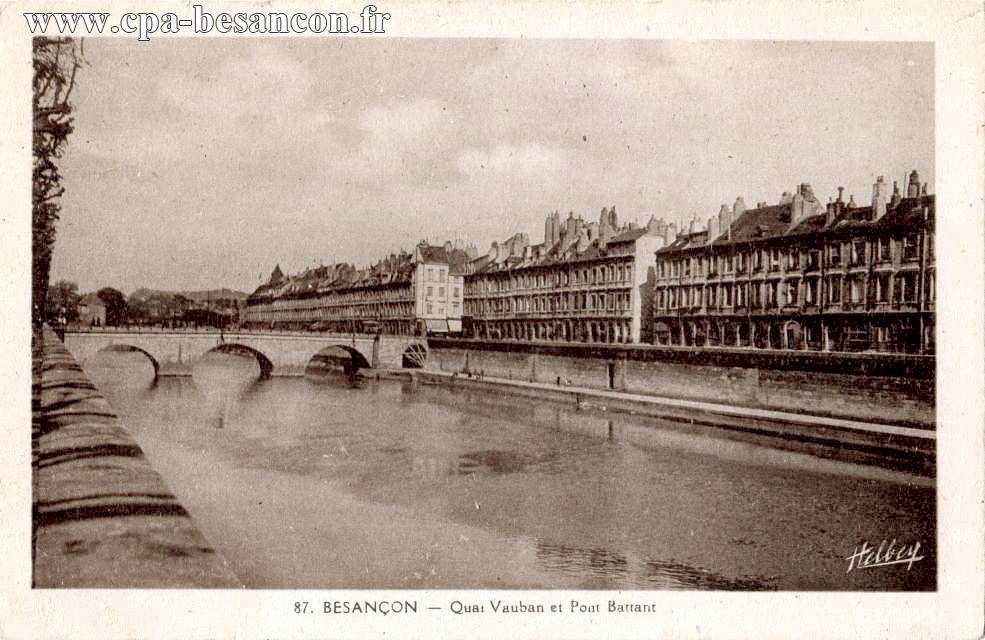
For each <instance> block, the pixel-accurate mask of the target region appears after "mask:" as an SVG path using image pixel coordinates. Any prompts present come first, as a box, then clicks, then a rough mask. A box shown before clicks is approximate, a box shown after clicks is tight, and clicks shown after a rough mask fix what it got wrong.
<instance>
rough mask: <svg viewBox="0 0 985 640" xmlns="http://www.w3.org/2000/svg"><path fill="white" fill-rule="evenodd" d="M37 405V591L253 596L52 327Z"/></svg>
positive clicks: (43, 342)
mask: <svg viewBox="0 0 985 640" xmlns="http://www.w3.org/2000/svg"><path fill="white" fill-rule="evenodd" d="M31 401H32V417H33V424H32V433H31V440H32V449H33V451H32V458H31V466H32V480H33V495H32V505H33V507H32V508H33V514H32V515H33V526H32V529H33V554H34V558H33V561H34V562H33V564H34V572H33V581H32V583H33V586H34V587H38V588H56V587H71V588H132V587H137V588H165V587H187V588H236V587H242V586H243V584H242V583H241V582H240V581H239V579H237V577H236V576H235V575H234V574H233V573H232V571H231V570H230V569H229V568H228V566H227V564H226V562H225V560H224V559H223V558H222V557H221V556H220V555H219V554H218V553H217V552H216V551H215V549H214V548H213V547H212V546H211V545H210V544H209V543H208V541H207V540H206V539H205V538H204V537H203V536H202V534H201V533H200V532H199V531H198V529H197V528H196V526H195V524H194V522H193V521H192V519H191V517H190V516H189V514H188V512H187V511H185V509H184V508H183V507H182V506H181V504H179V502H178V500H177V499H176V498H175V496H174V495H173V494H172V493H171V491H170V490H169V489H168V487H167V486H166V485H165V483H164V481H163V480H162V479H161V477H160V476H159V475H158V474H157V472H156V471H154V469H153V468H151V465H150V463H149V462H148V461H147V459H146V458H145V457H144V454H143V452H142V451H141V449H140V447H139V446H138V445H137V443H136V442H135V441H134V440H133V439H132V438H131V437H130V435H129V434H128V433H127V432H126V430H125V429H124V428H123V426H122V425H120V423H119V421H118V419H117V417H116V414H115V413H114V412H113V409H112V408H111V407H110V405H109V403H108V402H107V401H106V399H105V398H104V397H103V396H102V394H101V393H100V392H99V390H98V389H96V387H95V385H93V383H92V382H91V381H90V380H89V379H88V378H87V377H86V375H85V373H84V372H83V371H82V368H81V367H80V366H79V365H78V363H77V362H76V361H75V359H74V358H73V357H72V356H71V355H70V354H69V352H68V351H67V350H66V348H65V346H64V345H63V344H62V342H61V341H60V340H59V339H58V337H57V336H56V335H55V332H54V331H52V330H51V329H50V328H49V327H45V328H44V329H43V330H42V331H40V332H37V333H36V334H35V337H34V344H33V346H32V400H31Z"/></svg>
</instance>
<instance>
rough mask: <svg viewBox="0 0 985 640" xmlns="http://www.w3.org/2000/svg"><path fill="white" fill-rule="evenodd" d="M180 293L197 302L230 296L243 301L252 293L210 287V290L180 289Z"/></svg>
mask: <svg viewBox="0 0 985 640" xmlns="http://www.w3.org/2000/svg"><path fill="white" fill-rule="evenodd" d="M178 295H182V296H185V297H186V298H188V299H189V300H193V301H195V302H205V301H206V300H215V299H216V298H230V299H233V300H239V301H240V302H242V301H243V300H246V298H247V297H248V296H249V295H250V294H248V293H243V292H242V291H233V290H232V289H209V290H208V291H179V292H178Z"/></svg>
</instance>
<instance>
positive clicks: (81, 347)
mask: <svg viewBox="0 0 985 640" xmlns="http://www.w3.org/2000/svg"><path fill="white" fill-rule="evenodd" d="M65 346H66V347H67V348H68V350H69V351H70V352H71V353H72V355H74V356H75V358H76V359H77V360H78V361H79V362H83V363H84V362H85V361H86V360H87V359H89V358H91V357H92V356H93V355H95V354H96V353H98V352H100V351H135V352H140V353H143V354H144V355H146V356H147V357H148V358H149V359H150V361H151V364H152V365H153V366H154V372H155V374H156V373H160V372H161V370H162V369H163V370H164V371H165V372H187V371H189V367H190V365H192V364H194V363H195V362H196V361H198V360H200V359H201V358H202V357H203V356H205V354H207V353H210V352H214V351H217V352H220V353H235V354H239V355H245V356H250V357H253V358H256V361H257V364H259V365H260V375H261V377H264V378H266V377H269V376H271V375H300V374H303V373H304V372H305V371H307V370H308V369H309V367H318V366H324V364H325V363H338V364H341V365H342V366H343V367H344V368H345V370H346V371H355V370H357V369H361V368H373V369H399V368H418V367H421V366H423V364H424V361H425V359H426V358H427V350H428V347H427V341H426V340H425V339H424V338H420V337H416V336H394V335H360V334H356V335H351V334H349V335H341V334H329V333H303V332H274V331H256V332H254V331H232V332H219V331H215V330H211V331H205V330H190V331H183V330H160V329H158V330H154V329H139V330H136V329H134V330H126V329H97V330H94V331H93V330H87V331H68V332H66V333H65Z"/></svg>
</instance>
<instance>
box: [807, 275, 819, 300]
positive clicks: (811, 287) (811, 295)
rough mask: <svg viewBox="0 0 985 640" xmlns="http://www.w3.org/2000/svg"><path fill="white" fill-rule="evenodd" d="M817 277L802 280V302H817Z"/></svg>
mask: <svg viewBox="0 0 985 640" xmlns="http://www.w3.org/2000/svg"><path fill="white" fill-rule="evenodd" d="M817 282H818V280H817V278H809V279H807V280H805V281H804V304H817Z"/></svg>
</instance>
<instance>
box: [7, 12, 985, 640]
mask: <svg viewBox="0 0 985 640" xmlns="http://www.w3.org/2000/svg"><path fill="white" fill-rule="evenodd" d="M316 8H319V7H317V5H311V6H310V7H307V8H306V10H305V12H304V13H296V12H295V11H294V10H293V9H292V10H291V11H286V12H280V11H279V10H278V6H277V4H276V3H274V4H273V5H264V6H260V5H256V6H250V7H246V6H245V5H243V6H242V7H237V8H236V11H241V10H242V9H248V10H247V11H245V12H236V11H230V13H221V12H220V11H218V10H213V11H212V12H211V13H209V11H210V7H209V6H208V5H206V6H205V7H204V8H203V7H202V6H199V5H196V6H195V7H194V10H193V8H192V7H190V6H182V7H181V8H180V11H179V10H178V8H172V9H168V11H176V12H177V13H178V14H179V15H175V14H165V13H163V12H159V13H157V14H144V13H140V14H126V15H124V16H123V17H122V18H120V19H119V23H118V24H119V26H112V28H111V27H110V26H109V25H111V24H115V23H114V22H113V21H115V20H117V19H118V18H119V16H117V15H116V14H55V13H44V14H28V13H24V14H23V16H24V17H23V18H20V14H18V19H19V20H26V22H27V25H28V27H29V29H27V30H25V33H33V34H34V35H32V36H30V38H29V41H30V62H31V67H32V69H31V73H30V74H27V73H25V74H23V76H22V77H24V78H29V86H30V91H28V88H27V85H25V86H22V87H20V91H21V94H20V95H24V96H27V95H31V99H32V102H31V115H32V121H33V127H32V129H31V135H30V139H31V147H30V150H31V151H30V153H29V154H28V153H26V150H25V153H24V154H22V155H21V156H20V159H19V160H18V162H19V163H20V166H21V169H22V170H23V171H26V163H28V162H30V163H31V165H30V166H31V172H30V176H31V177H30V180H31V185H30V187H31V189H30V191H31V200H30V207H31V221H32V225H31V230H30V235H31V249H30V254H29V255H30V258H31V269H30V278H31V283H30V285H28V284H27V283H26V282H25V283H23V284H22V286H21V288H20V291H22V292H23V294H24V295H25V296H26V294H27V292H28V291H30V293H31V295H30V305H31V306H30V309H29V311H30V318H31V322H30V327H31V332H30V353H31V363H30V364H31V367H30V375H31V390H32V394H31V403H30V404H31V425H32V428H31V440H30V446H31V467H30V475H31V482H30V489H29V496H30V526H29V533H30V559H29V577H28V578H27V579H28V580H29V584H28V588H29V591H30V592H32V593H35V594H38V595H40V596H43V597H45V598H49V597H53V598H58V597H60V596H59V595H58V594H59V593H66V594H69V596H68V597H74V596H71V594H72V593H73V592H74V591H75V590H96V591H91V593H94V594H99V593H118V594H123V595H125V594H126V593H134V594H140V593H144V591H143V590H146V589H154V590H163V591H158V592H157V593H160V594H174V595H175V597H178V596H180V595H181V593H182V592H188V591H190V590H203V589H205V590H210V591H215V592H217V593H226V592H228V593H230V594H231V595H230V597H239V596H237V595H235V594H238V593H253V594H254V595H255V596H256V597H261V596H262V597H264V598H268V599H269V598H270V597H276V598H277V600H278V604H277V608H278V610H279V611H280V612H279V613H278V614H277V615H280V616H284V619H285V620H288V619H291V620H293V621H294V622H293V624H297V622H296V621H297V620H305V621H307V622H309V623H314V621H315V620H321V621H322V622H321V624H322V625H324V624H325V621H326V620H327V619H331V620H341V619H346V620H347V621H348V623H351V621H352V618H353V617H359V618H360V619H369V618H372V619H373V620H375V621H376V622H374V624H384V623H385V624H387V625H400V624H401V621H402V620H407V619H415V620H420V619H422V618H423V619H427V616H444V617H445V618H450V619H453V620H454V621H455V622H458V623H464V622H467V621H468V620H469V617H470V616H473V617H475V619H476V620H480V619H484V617H485V616H489V615H496V616H500V617H503V616H505V618H503V619H507V618H510V617H512V618H520V619H524V616H550V615H551V614H552V613H553V614H555V615H557V616H565V617H566V618H573V619H571V620H568V621H567V622H568V623H577V621H578V620H584V621H587V620H590V619H591V620H593V621H596V622H598V621H602V620H606V619H607V618H612V617H613V616H615V617H616V619H626V620H628V619H629V618H630V617H633V618H632V619H633V620H635V622H634V623H633V624H646V622H645V620H646V618H645V617H640V616H646V615H647V614H657V613H660V612H665V611H666V610H667V609H666V607H665V605H663V604H659V603H658V601H657V600H654V599H653V598H654V597H655V596H657V597H667V596H659V594H666V593H667V592H690V593H692V594H700V593H703V592H712V593H715V592H757V593H761V592H798V593H801V597H807V598H811V597H813V596H811V595H810V594H811V593H817V592H825V593H832V594H834V593H836V592H849V593H856V594H857V593H859V592H875V593H877V594H882V595H883V596H888V595H889V594H905V593H908V592H920V593H921V594H926V595H927V596H928V597H930V596H934V595H936V594H938V592H939V591H940V589H941V588H942V587H941V584H942V583H941V580H942V579H943V567H944V565H943V564H942V562H943V561H942V557H943V555H944V552H943V551H942V549H943V547H944V543H943V542H942V541H941V539H940V536H942V535H943V533H944V531H945V529H946V527H944V525H943V524H942V521H941V520H940V516H939V509H940V507H941V501H942V500H945V499H946V497H945V496H946V495H950V494H942V492H941V491H940V490H939V489H940V487H939V486H938V480H939V473H940V474H941V475H943V476H952V475H953V473H952V472H951V470H950V469H949V468H943V467H942V465H944V464H945V463H944V460H945V459H944V458H942V456H941V451H940V446H939V443H938V438H939V436H940V435H941V433H942V431H946V430H947V429H948V428H949V427H950V425H951V421H952V420H953V419H948V420H945V419H944V418H942V416H943V415H948V416H950V415H952V414H951V413H946V414H945V413H942V411H943V410H942V409H941V407H940V406H939V402H940V400H941V397H942V393H944V394H945V395H947V392H942V389H944V388H945V387H950V388H953V387H954V386H955V385H960V380H961V375H960V373H959V372H956V371H954V370H951V369H945V368H942V365H941V363H940V362H939V361H938V358H939V354H940V351H939V349H940V348H946V347H947V345H948V342H947V341H948V340H954V339H955V334H954V333H953V332H948V331H944V330H942V329H941V328H939V326H938V316H937V310H938V307H940V308H941V309H942V314H946V313H947V311H946V310H947V309H948V308H954V309H956V308H958V307H956V306H954V307H949V305H957V304H960V301H959V300H954V301H952V299H951V292H952V291H953V290H955V289H953V287H956V286H959V285H955V284H954V283H948V282H945V283H944V284H942V285H941V289H940V296H939V297H940V300H938V279H937V277H936V274H937V263H938V260H937V258H938V256H941V255H944V254H945V253H946V252H947V251H948V250H949V248H953V247H952V246H951V245H949V244H948V243H946V242H944V241H943V240H942V237H943V236H942V237H939V235H938V233H937V225H936V200H937V195H938V188H937V185H938V176H939V175H940V171H941V166H942V165H941V160H940V156H939V154H940V152H941V149H942V142H941V140H940V138H939V136H940V131H941V126H942V125H941V112H940V109H941V106H940V86H941V82H943V80H942V79H941V78H940V77H939V74H940V73H941V69H942V64H941V56H942V53H941V50H940V48H939V45H938V44H936V43H935V42H934V41H933V40H930V39H928V38H916V37H914V38H911V39H907V38H897V39H873V38H869V37H866V38H856V39H851V38H849V39H846V38H844V37H837V38H836V37H831V38H826V37H823V34H818V35H819V37H814V38H798V37H791V38H782V39H781V38H776V37H761V38H756V37H744V38H739V39H735V38H724V37H702V38H700V39H695V38H689V37H680V36H678V37H657V36H649V37H640V36H638V35H634V36H621V37H605V38H602V37H586V36H584V35H582V32H581V31H580V30H577V29H573V30H572V33H571V34H570V35H564V36H563V37H562V36H556V35H547V36H545V37H524V36H523V35H521V36H520V37H515V36H507V35H494V36H492V37H480V36H470V35H460V36H455V35H450V34H446V35H444V36H442V37H425V36H422V35H415V34H414V33H403V32H399V31H398V32H397V33H396V34H394V32H393V31H392V30H391V31H390V32H389V33H386V31H385V30H387V29H391V27H392V25H393V24H394V22H395V21H397V18H398V13H399V12H398V10H397V7H383V6H381V7H376V6H373V5H366V6H365V7H362V10H361V11H359V10H358V9H357V10H353V11H349V12H348V13H327V11H328V10H329V8H327V7H320V8H321V9H323V10H324V12H321V13H319V12H317V11H315V9H316ZM67 15H75V16H76V17H75V18H70V20H80V21H85V20H88V19H89V18H86V17H79V16H89V17H92V16H97V18H98V16H99V15H102V16H109V18H108V20H109V22H108V23H107V25H105V30H106V32H107V33H112V34H115V36H114V37H107V36H105V35H101V36H97V37H91V36H90V35H89V34H88V33H86V32H85V31H83V29H82V28H81V27H80V28H79V29H78V32H77V33H67V32H66V29H65V25H64V24H63V22H64V21H65V20H66V18H65V16H67ZM127 16H131V17H130V18H128V17H127ZM169 16H170V17H169ZM224 16H225V17H224ZM185 18H188V20H187V25H185V24H184V23H185V20H184V19H185ZM105 19H106V18H103V20H105ZM302 19H303V20H302ZM80 24H81V23H80ZM32 25H33V26H32ZM45 25H47V30H45ZM54 25H58V28H57V29H56V28H54ZM169 25H170V26H171V29H173V30H171V31H169ZM202 25H205V26H206V27H209V28H210V29H212V31H211V32H209V33H208V35H204V36H202V35H200V36H197V37H170V36H169V35H167V36H166V35H165V34H175V33H178V31H177V29H178V28H179V27H180V26H187V27H188V29H187V31H188V33H191V27H192V26H194V30H195V33H196V34H200V33H203V32H204V31H205V30H204V28H203V27H202ZM223 26H225V27H226V28H227V30H226V31H223V30H222V28H220V27H223ZM302 26H305V27H306V29H307V33H306V35H305V36H304V37H291V35H292V34H295V35H296V34H297V33H298V32H300V31H304V29H302V28H301V27H302ZM20 28H21V29H22V30H24V28H23V24H21V25H20ZM100 28H102V27H100ZM647 30H649V27H647ZM227 33H228V35H226V34H227ZM234 34H235V35H234ZM24 106H25V105H21V107H24ZM979 133H980V131H979ZM948 139H950V138H948ZM945 162H946V161H945ZM942 184H943V183H942ZM942 189H943V187H942ZM943 202H945V203H947V202H948V201H947V200H946V199H945V200H944V201H943ZM25 204H26V203H25ZM952 206H953V205H952ZM945 210H947V206H946V205H945ZM11 213H12V214H13V215H14V217H16V218H18V219H20V220H25V221H26V219H27V212H26V209H25V211H23V212H22V211H20V210H19V209H18V210H17V211H12V212H11ZM979 214H980V211H977V212H975V213H974V215H975V216H978V215H979ZM965 215H966V214H965V212H959V211H950V212H949V213H948V214H947V217H948V219H949V222H948V223H947V224H948V225H950V226H949V228H954V229H958V235H960V228H961V226H962V225H964V223H962V222H958V221H956V220H958V218H959V217H960V216H965ZM967 215H968V216H969V217H970V216H971V215H972V214H971V211H970V210H969V212H968V214H967ZM968 224H969V225H970V226H967V232H968V233H970V234H972V235H973V234H977V233H978V232H980V231H981V224H980V222H979V221H976V222H974V223H968ZM942 233H943V232H942ZM967 240H968V242H969V243H971V242H974V243H976V247H977V243H980V240H981V238H977V237H975V238H970V237H969V238H967ZM977 250H978V249H976V251H977ZM24 251H26V248H25V249H24ZM962 251H963V250H962ZM961 255H965V256H966V257H972V256H973V257H976V259H977V257H978V256H979V255H980V254H978V253H970V254H969V253H962V254H961ZM954 259H955V258H954V257H952V258H950V260H951V261H952V262H953V261H954ZM945 262H947V260H945ZM981 267H982V265H980V264H968V265H967V268H968V269H969V270H973V271H974V274H975V275H974V277H975V278H978V279H980V277H981V276H980V273H979V272H980V271H981ZM25 269H26V265H25ZM950 269H951V271H950V272H948V271H947V270H946V269H943V270H942V273H944V275H942V279H941V281H942V282H944V281H945V276H947V274H948V273H950V274H951V275H952V276H954V277H955V278H954V279H958V278H957V276H959V275H960V274H955V273H954V269H955V267H954V266H953V265H952V266H951V267H950ZM975 282H977V283H978V287H979V288H980V285H981V283H980V280H976V281H975ZM955 295H957V294H955ZM957 297H960V296H957ZM979 301H980V298H979ZM22 322H23V323H24V326H26V325H27V319H26V318H23V319H22ZM979 324H980V321H979V319H976V320H975V324H969V325H967V326H968V331H971V332H972V333H969V334H968V335H967V338H968V340H969V342H971V341H974V342H975V343H976V344H975V349H978V348H979V347H980V345H979V344H978V343H981V342H982V336H981V335H978V333H976V332H980V327H979ZM941 326H944V321H943V320H942V324H941ZM26 344H27V343H25V349H26ZM945 352H946V351H945ZM975 353H980V351H975ZM18 357H19V358H25V359H26V352H25V353H24V354H22V355H21V356H18ZM979 364H980V363H979ZM975 375H976V376H977V377H974V378H968V380H972V381H974V382H973V384H975V385H977V384H978V382H979V381H980V375H978V374H977V373H976V374H975ZM25 384H26V382H25ZM964 393H965V395H968V394H973V395H975V398H974V402H975V403H976V404H975V405H974V407H975V408H972V406H973V405H970V404H969V405H968V409H967V411H969V412H972V413H968V414H966V415H965V418H964V419H965V420H966V421H967V420H969V419H970V420H972V421H977V422H976V424H978V426H979V430H980V427H981V424H980V423H981V415H980V414H979V413H977V412H979V411H980V406H981V404H980V401H981V398H979V396H982V395H983V394H982V389H980V388H978V387H977V386H975V387H971V388H967V389H965V390H964ZM947 397H951V396H949V395H948V396H947ZM10 428H11V429H12V430H17V432H18V433H22V432H25V431H26V429H25V428H24V426H23V425H18V424H11V427H10ZM955 428H957V427H955ZM952 432H953V429H952ZM14 443H16V444H14ZM967 443H968V444H969V445H974V446H978V444H980V438H979V439H978V440H974V439H972V440H967ZM26 445H27V442H26V435H25V436H24V438H20V439H17V440H15V441H11V444H10V445H9V446H10V447H11V448H14V449H16V450H15V451H13V452H12V455H16V456H25V455H26V452H24V451H23V449H24V448H25V447H26ZM979 454H980V452H977V451H976V455H979ZM976 459H977V458H976ZM955 469H957V467H955ZM980 471H981V469H980V468H979V473H978V475H981V473H980ZM979 481H980V478H979V479H976V480H975V483H976V484H975V485H974V486H975V487H977V486H978V484H980V483H979ZM968 487H969V490H972V485H968ZM974 490H977V489H974ZM969 504H970V503H969ZM974 504H975V505H976V507H975V508H977V509H978V510H981V505H980V503H979V502H978V500H977V499H975V501H974ZM976 517H977V516H976ZM975 521H976V522H977V520H975ZM969 539H970V540H971V543H972V544H975V545H978V547H976V548H975V549H974V552H976V553H977V554H978V556H981V555H982V553H983V552H985V549H982V548H981V546H982V540H981V538H980V536H979V538H978V539H976V538H975V536H974V535H972V536H971V537H970V538H969ZM24 544H25V545H26V541H24ZM17 548H18V549H20V548H25V549H26V548H27V547H26V546H19V547H17ZM21 560H22V561H23V562H24V563H27V562H28V560H27V558H26V557H25V558H22V559H21ZM980 560H981V558H978V557H977V556H976V560H975V562H976V563H978V564H976V565H974V566H979V565H980ZM106 590H108V591H106ZM196 592H198V591H196ZM79 593H82V592H79ZM85 593H90V591H86V592H85ZM264 594H267V595H264ZM270 594H279V595H276V596H271V595H270ZM552 594H553V595H552ZM561 594H564V595H563V597H562V595H561ZM979 595H981V594H979ZM555 596H556V597H555ZM100 597H101V596H100ZM113 597H115V596H113ZM167 597H171V596H170V595H168V596H167ZM855 597H857V596H855ZM979 599H980V598H979ZM555 601H556V602H557V604H556V605H555V604H553V603H554V602H555ZM660 602H662V601H660ZM983 606H985V602H979V609H981V608H982V607H983ZM554 607H557V608H554ZM979 613H981V612H979ZM163 614H164V612H163V611H162V612H161V615H163ZM301 614H316V615H312V616H311V617H308V616H305V615H301ZM832 615H834V616H837V615H838V614H837V613H832ZM620 616H621V617H622V618H620ZM434 619H437V618H434ZM548 619H549V618H548ZM511 622H512V623H514V624H519V620H512V619H511ZM541 622H544V620H541ZM417 624H423V623H417ZM693 626H694V625H691V627H693ZM300 628H301V629H307V630H308V632H315V633H316V634H317V633H320V632H324V631H325V630H327V629H329V627H324V626H321V627H319V626H309V627H300ZM381 628H382V627H381ZM394 628H395V627H387V629H391V631H390V632H387V633H388V634H390V633H392V629H394ZM461 628H466V627H461ZM284 629H285V633H287V627H286V626H285V627H284ZM319 630H320V631H319ZM628 630H629V628H628V627H627V631H628ZM502 631H504V632H505V630H502ZM597 631H598V629H596V632H597ZM637 631H638V629H637ZM227 632H229V633H232V630H231V629H227ZM815 632H817V630H815ZM216 633H217V634H218V635H221V633H219V632H216ZM265 633H269V632H265ZM292 633H293V632H292ZM662 633H669V631H668V630H667V629H664V631H663V632H662ZM689 633H692V634H693V631H692V632H689ZM700 633H701V631H700V628H699V629H698V634H699V635H700ZM359 635H362V634H359ZM367 635H372V634H367ZM137 637H143V636H142V635H139V633H138V636H137ZM148 637H156V636H148ZM263 637H269V636H267V635H264V636H263ZM942 637H943V636H942Z"/></svg>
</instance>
